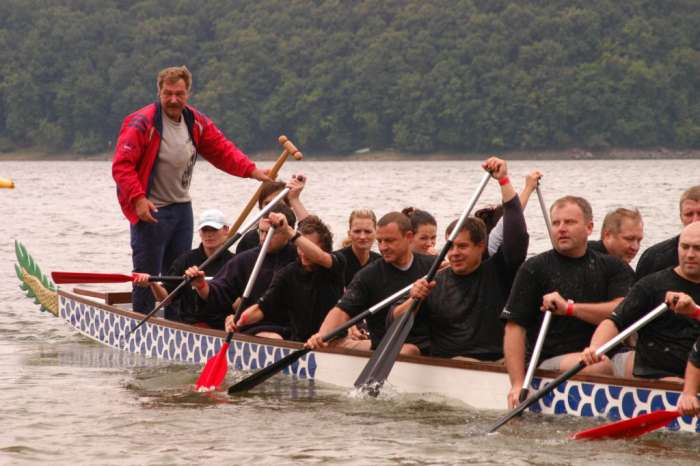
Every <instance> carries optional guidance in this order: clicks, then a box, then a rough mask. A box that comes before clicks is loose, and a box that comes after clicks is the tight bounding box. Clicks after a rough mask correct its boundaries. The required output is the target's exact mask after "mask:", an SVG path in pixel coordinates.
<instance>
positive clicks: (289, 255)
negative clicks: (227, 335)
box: [207, 244, 297, 328]
mask: <svg viewBox="0 0 700 466" xmlns="http://www.w3.org/2000/svg"><path fill="white" fill-rule="evenodd" d="M259 253H260V247H259V246H258V247H256V248H253V249H249V250H248V251H245V252H242V253H241V254H236V255H235V256H233V258H232V259H231V260H230V261H228V262H227V263H226V265H225V266H224V267H223V268H222V269H221V270H220V271H219V273H218V274H217V275H216V276H215V277H214V279H213V280H212V281H211V282H210V283H209V296H208V298H207V313H208V314H209V315H210V319H212V320H215V321H216V322H217V325H216V327H215V328H224V320H225V319H226V316H227V315H229V314H231V313H233V307H232V306H233V302H234V301H235V300H236V299H237V298H239V297H240V296H242V295H243V292H244V291H245V287H246V285H247V284H248V279H249V278H250V274H251V272H252V271H253V266H255V261H256V260H257V258H258V254H259ZM296 258H297V248H296V247H294V246H293V245H291V244H287V245H286V246H284V247H283V248H282V249H280V250H279V251H276V252H274V253H271V252H268V253H267V255H266V256H265V260H263V263H262V265H261V266H260V271H259V272H258V278H257V280H255V284H254V286H253V289H252V290H251V293H250V296H249V297H248V303H251V304H252V303H255V302H257V301H258V299H260V296H262V294H263V293H264V292H265V290H267V288H268V287H269V286H270V283H271V282H272V277H273V275H274V274H275V272H276V271H277V270H279V269H281V268H282V267H284V266H285V265H287V264H289V263H290V262H294V261H295V260H296ZM263 323H274V324H278V325H289V318H288V317H287V313H286V312H280V313H275V312H270V313H267V314H265V319H264V321H263V322H260V323H259V324H261V325H262V324H263Z"/></svg>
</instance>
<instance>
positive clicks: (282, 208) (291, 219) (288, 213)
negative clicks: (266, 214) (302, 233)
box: [270, 202, 297, 228]
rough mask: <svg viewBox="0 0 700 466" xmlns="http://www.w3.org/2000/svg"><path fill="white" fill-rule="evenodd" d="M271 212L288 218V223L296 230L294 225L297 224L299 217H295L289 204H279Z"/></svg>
mask: <svg viewBox="0 0 700 466" xmlns="http://www.w3.org/2000/svg"><path fill="white" fill-rule="evenodd" d="M270 212H276V213H279V214H282V215H284V216H285V217H287V223H288V224H289V226H290V227H292V228H294V225H296V223H297V216H296V215H294V212H292V209H290V208H289V206H288V205H287V204H283V203H281V202H278V203H277V204H275V206H274V207H273V208H272V209H270Z"/></svg>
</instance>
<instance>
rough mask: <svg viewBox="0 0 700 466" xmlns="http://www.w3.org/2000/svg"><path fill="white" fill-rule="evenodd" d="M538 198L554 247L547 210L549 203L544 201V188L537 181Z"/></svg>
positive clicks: (550, 240)
mask: <svg viewBox="0 0 700 466" xmlns="http://www.w3.org/2000/svg"><path fill="white" fill-rule="evenodd" d="M535 190H536V191H537V200H538V201H539V202H540V209H542V216H543V217H544V225H545V227H546V228H547V235H548V236H549V242H550V243H551V244H552V247H554V238H553V237H552V223H551V222H550V221H549V213H548V212H547V205H546V204H545V203H544V198H543V197H542V190H541V189H540V182H539V181H538V182H537V187H536V188H535Z"/></svg>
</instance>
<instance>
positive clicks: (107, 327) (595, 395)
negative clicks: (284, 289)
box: [15, 242, 700, 433]
mask: <svg viewBox="0 0 700 466" xmlns="http://www.w3.org/2000/svg"><path fill="white" fill-rule="evenodd" d="M15 249H16V255H17V260H18V265H17V266H16V271H17V275H18V277H19V279H20V280H21V282H22V284H21V288H22V289H23V290H24V291H25V292H26V293H27V296H28V297H30V298H35V299H36V301H37V303H38V304H40V305H41V307H42V310H46V311H48V312H50V313H52V314H53V315H55V316H57V317H60V318H61V319H63V320H64V321H66V322H67V323H68V325H70V326H71V327H73V328H74V329H75V330H77V331H78V332H80V333H81V334H83V335H85V336H87V337H88V338H91V339H93V340H95V341H98V342H100V343H101V344H104V345H106V346H110V347H112V348H115V349H117V350H119V351H126V352H129V353H136V354H142V355H145V356H148V357H156V358H160V359H163V360H167V361H177V362H186V363H190V364H205V363H206V362H207V360H208V359H209V358H211V357H212V356H214V355H215V354H216V353H217V352H218V351H219V349H220V348H221V347H222V345H223V343H224V338H225V336H226V334H225V332H223V331H218V330H211V329H203V328H199V327H194V326H190V325H185V324H182V323H179V322H173V321H168V320H164V319H160V318H153V319H151V320H149V321H148V322H147V323H145V324H144V325H143V326H142V328H140V329H139V331H137V332H134V333H133V334H131V335H130V337H129V339H128V340H126V341H125V340H124V338H123V337H124V335H125V333H126V332H127V330H128V329H131V328H133V326H134V325H135V324H136V323H138V322H139V321H140V320H141V319H142V318H143V315H142V314H138V313H134V312H131V311H130V310H128V309H125V308H124V307H120V306H119V304H120V303H123V302H124V301H126V300H128V298H127V299H125V294H124V293H96V292H94V291H87V290H80V289H74V290H73V291H66V290H62V289H57V288H56V286H55V285H54V284H53V283H52V282H51V281H50V280H49V279H48V278H47V277H46V276H45V275H43V274H42V272H41V270H40V269H39V267H38V265H37V264H36V263H35V262H34V260H33V259H32V258H31V257H30V256H29V254H28V253H27V251H26V249H25V248H24V246H22V245H21V244H20V243H18V242H16V244H15ZM301 347H302V345H301V344H299V343H296V342H289V341H280V340H271V339H266V338H259V337H252V336H247V335H241V334H236V335H235V336H234V337H233V339H232V342H231V345H230V346H229V348H228V352H227V359H228V363H229V367H230V368H231V370H233V371H250V370H257V369H259V368H262V367H266V366H268V365H270V364H272V363H274V362H275V361H278V360H280V359H281V358H283V357H284V356H286V355H288V354H289V353H290V352H292V351H294V350H297V349H300V348H301ZM370 356H371V353H370V352H366V351H355V350H348V349H342V348H331V349H323V350H316V351H312V352H309V353H308V354H306V355H304V356H303V357H302V358H300V359H299V360H298V361H297V362H295V363H294V364H292V365H291V366H289V367H288V368H286V369H285V370H284V371H283V372H282V373H283V374H285V375H286V376H290V377H296V378H298V379H307V380H314V381H319V382H324V383H329V384H333V385H337V386H340V387H347V388H350V387H352V386H353V383H354V381H355V378H356V376H357V374H358V373H359V372H360V371H361V370H362V368H363V367H364V366H365V365H366V363H367V360H368V358H369V357H370ZM556 375H557V373H555V372H550V371H542V370H538V371H537V372H536V373H535V378H534V379H533V382H532V386H533V388H535V389H536V388H539V387H540V386H541V385H542V383H546V382H547V381H548V380H551V379H552V378H554V377H556ZM388 383H389V384H390V385H391V386H392V387H393V388H394V389H395V390H396V391H397V392H399V393H407V394H418V395H420V394H438V395H440V396H444V397H448V398H453V399H456V400H459V401H461V402H463V403H465V404H467V405H469V406H470V407H473V408H475V409H480V410H504V409H505V408H506V406H505V403H506V401H505V400H506V396H507V393H508V390H509V386H510V383H509V380H508V375H507V372H506V369H505V367H503V366H502V365H499V364H493V363H478V362H468V361H459V360H453V359H442V358H432V357H424V356H399V357H398V359H397V362H396V365H395V366H394V368H393V370H392V372H391V375H390V376H389V378H388ZM681 389H682V386H681V385H680V384H678V383H673V382H661V381H649V380H640V379H623V378H615V377H605V376H581V375H579V376H576V377H574V378H572V379H571V380H568V381H566V382H565V383H563V384H562V385H561V386H559V387H557V388H556V389H555V390H554V391H553V392H552V393H550V394H549V395H547V396H545V397H544V398H543V399H542V400H540V401H538V402H537V403H535V404H533V405H532V406H531V407H530V408H529V410H530V411H532V412H541V413H544V414H548V415H551V414H568V415H572V416H580V417H590V416H602V417H606V418H609V419H612V420H618V419H629V418H633V417H636V416H639V415H641V414H645V413H648V412H652V411H658V410H672V409H674V408H675V406H676V403H677V401H678V397H679V396H680V391H681ZM667 430H669V431H674V432H678V431H680V432H696V433H697V432H700V421H698V418H695V417H694V418H678V419H677V420H675V421H674V422H672V423H671V424H670V425H669V426H668V427H667Z"/></svg>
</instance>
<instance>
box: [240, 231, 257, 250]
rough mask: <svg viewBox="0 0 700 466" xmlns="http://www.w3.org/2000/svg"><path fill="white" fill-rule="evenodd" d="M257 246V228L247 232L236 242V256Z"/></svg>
mask: <svg viewBox="0 0 700 466" xmlns="http://www.w3.org/2000/svg"><path fill="white" fill-rule="evenodd" d="M257 246H260V234H259V233H258V229H257V228H253V229H252V230H248V231H247V232H246V233H245V234H244V235H243V237H242V238H241V239H240V240H239V241H238V244H237V245H236V254H240V253H242V252H245V251H248V250H249V249H253V248H255V247H257Z"/></svg>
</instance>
